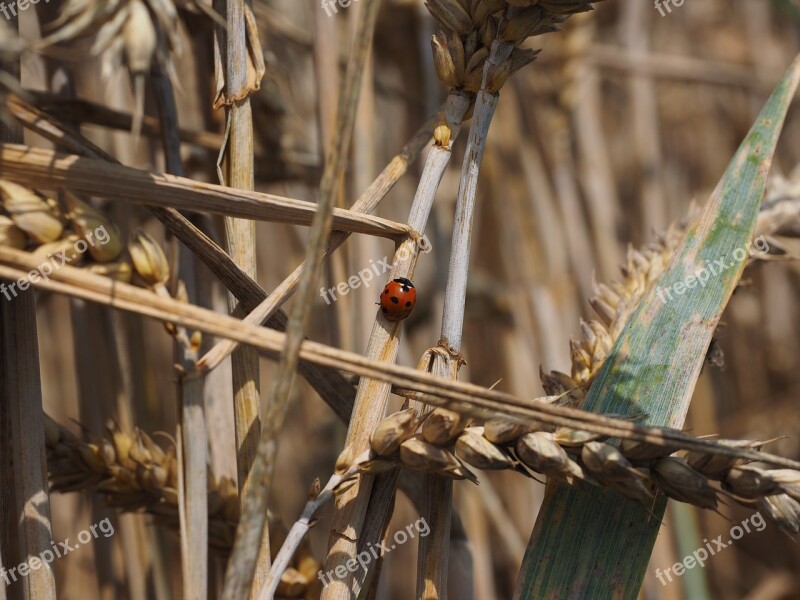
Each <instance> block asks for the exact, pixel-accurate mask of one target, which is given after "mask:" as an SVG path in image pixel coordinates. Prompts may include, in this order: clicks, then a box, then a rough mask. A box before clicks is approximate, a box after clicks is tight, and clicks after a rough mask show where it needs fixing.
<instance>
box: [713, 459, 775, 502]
mask: <svg viewBox="0 0 800 600" xmlns="http://www.w3.org/2000/svg"><path fill="white" fill-rule="evenodd" d="M722 485H723V487H724V488H725V489H726V490H729V491H730V492H731V493H733V494H736V495H737V496H741V497H742V498H760V497H762V496H768V495H770V494H776V493H778V491H779V490H780V488H779V486H778V483H777V482H776V481H775V480H774V479H773V478H772V477H771V476H770V471H768V470H766V469H761V468H759V467H756V466H753V465H738V466H734V467H731V469H730V470H729V471H728V472H727V473H726V474H725V478H724V479H723V480H722Z"/></svg>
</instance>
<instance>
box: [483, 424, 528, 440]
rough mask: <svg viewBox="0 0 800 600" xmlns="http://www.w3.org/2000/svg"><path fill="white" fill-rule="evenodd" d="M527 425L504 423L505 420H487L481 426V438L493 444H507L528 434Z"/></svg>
mask: <svg viewBox="0 0 800 600" xmlns="http://www.w3.org/2000/svg"><path fill="white" fill-rule="evenodd" d="M528 429H530V428H529V427H528V426H527V425H523V424H521V423H514V422H512V421H506V420H505V419H489V420H488V421H486V423H485V424H484V426H483V437H485V438H486V439H487V440H489V441H490V442H492V443H493V444H507V443H509V442H512V441H514V440H515V439H517V438H518V437H519V436H521V435H523V434H524V433H527V432H528Z"/></svg>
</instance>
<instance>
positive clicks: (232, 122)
mask: <svg viewBox="0 0 800 600" xmlns="http://www.w3.org/2000/svg"><path fill="white" fill-rule="evenodd" d="M216 4H217V5H218V6H219V4H221V2H217V3H216ZM225 8H226V11H225V16H226V22H227V27H226V28H225V30H224V36H223V29H222V28H221V27H217V28H216V35H215V37H216V43H217V45H218V46H217V47H220V46H221V45H222V43H221V42H220V39H219V38H220V37H224V40H225V51H224V52H223V53H222V54H223V57H224V74H225V75H224V81H225V84H224V85H225V95H226V100H225V104H226V106H225V112H226V119H227V126H226V127H227V134H228V137H227V140H226V143H225V146H223V148H222V149H221V150H220V160H222V156H223V153H225V152H226V150H227V157H226V161H225V167H226V170H227V173H226V175H227V177H226V178H223V177H220V179H221V181H220V183H225V184H227V185H229V186H230V187H234V188H239V189H244V190H252V189H254V187H255V175H254V165H253V115H252V109H251V106H250V93H251V92H252V91H253V90H254V89H258V87H259V86H260V84H261V76H262V75H263V73H256V79H255V81H254V82H250V81H248V80H249V75H250V73H248V51H249V47H248V41H249V42H250V43H251V44H253V45H254V48H255V50H256V51H257V52H258V53H261V47H260V43H259V40H258V32H256V34H255V36H254V38H255V39H250V40H248V32H247V27H246V20H247V10H248V6H247V4H246V2H245V0H226V2H225ZM258 58H259V59H261V60H263V58H261V57H258ZM219 83H220V82H219V81H218V85H219ZM221 173H222V171H220V175H221ZM224 179H227V181H224ZM225 239H226V242H227V250H228V254H229V255H230V257H231V258H232V259H233V261H234V262H235V263H236V264H237V265H239V266H240V267H241V268H242V270H243V271H244V272H245V273H246V274H247V275H248V276H249V277H250V278H251V279H253V280H255V279H256V277H257V267H256V229H255V222H254V221H251V220H247V219H234V218H230V217H226V218H225ZM228 306H229V309H230V313H231V314H232V315H236V316H239V317H242V316H244V314H245V312H246V311H245V309H244V307H242V306H240V304H239V301H238V300H237V298H236V296H235V295H233V294H228ZM231 373H232V381H233V411H234V426H235V433H236V465H237V474H238V477H237V480H238V484H239V493H240V498H241V501H242V507H244V498H245V496H246V493H247V486H248V485H249V483H248V476H249V474H250V469H251V468H252V465H253V461H254V460H255V457H256V452H257V445H258V438H259V436H260V434H261V422H260V416H259V412H260V410H261V392H260V381H259V365H258V354H257V353H256V352H255V351H253V350H252V349H249V348H241V349H239V351H237V352H235V353H233V355H232V356H231ZM262 530H263V532H264V539H263V541H262V549H261V551H260V552H258V551H257V552H258V563H257V565H256V566H255V574H254V576H255V578H256V581H261V580H263V578H264V577H266V573H267V572H268V570H269V562H270V560H269V535H268V529H267V528H262ZM259 533H261V532H259ZM254 558H255V557H254Z"/></svg>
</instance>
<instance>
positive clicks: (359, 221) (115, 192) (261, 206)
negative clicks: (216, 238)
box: [0, 144, 411, 238]
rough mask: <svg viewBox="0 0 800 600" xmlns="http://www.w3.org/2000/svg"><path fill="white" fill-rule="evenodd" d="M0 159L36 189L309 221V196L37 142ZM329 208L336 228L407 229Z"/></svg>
mask: <svg viewBox="0 0 800 600" xmlns="http://www.w3.org/2000/svg"><path fill="white" fill-rule="evenodd" d="M0 162H2V163H3V167H4V177H5V178H6V179H8V180H9V181H12V182H14V183H18V184H20V185H24V186H28V187H35V188H37V189H38V188H41V189H48V190H50V189H62V188H65V189H69V190H70V191H72V192H73V193H75V194H84V195H87V196H98V197H101V198H106V199H108V200H124V201H128V202H134V203H140V204H145V205H148V206H158V207H171V208H178V209H182V210H188V211H200V212H211V213H218V214H223V215H227V216H236V217H245V218H250V219H256V220H274V221H276V222H281V223H292V224H296V225H310V224H311V221H312V220H313V218H314V214H315V213H316V205H315V204H314V203H312V202H304V201H301V200H295V199H292V198H283V197H281V196H273V195H271V194H262V193H259V192H252V191H248V190H239V189H234V188H228V187H224V186H220V185H214V184H210V183H202V182H199V181H194V180H192V179H188V178H184V177H176V176H174V175H168V174H155V173H150V172H148V171H142V170H139V169H132V168H130V167H123V166H122V165H115V164H110V163H108V162H106V161H101V160H92V159H87V158H81V157H79V156H74V155H63V154H59V153H56V152H53V151H51V150H44V149H41V148H31V147H28V146H20V145H15V144H3V145H0ZM333 213H334V216H333V228H334V229H337V230H341V231H351V232H357V233H366V234H369V235H377V236H380V237H385V238H396V237H399V236H405V235H409V234H410V233H411V231H410V230H409V228H408V226H406V225H403V224H401V223H395V222H393V221H389V220H388V219H382V218H380V217H373V216H371V215H365V214H361V213H352V212H351V211H348V210H345V209H341V208H335V209H334V211H333Z"/></svg>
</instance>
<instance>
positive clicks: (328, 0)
mask: <svg viewBox="0 0 800 600" xmlns="http://www.w3.org/2000/svg"><path fill="white" fill-rule="evenodd" d="M353 2H358V0H322V10H324V11H325V14H326V15H328V16H329V17H332V16H333V15H335V14H336V13H338V12H339V9H338V8H337V7H336V5H337V4H338V5H339V6H341V7H342V8H347V7H348V6H350V5H351V4H352V3H353Z"/></svg>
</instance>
